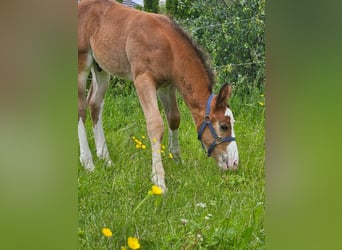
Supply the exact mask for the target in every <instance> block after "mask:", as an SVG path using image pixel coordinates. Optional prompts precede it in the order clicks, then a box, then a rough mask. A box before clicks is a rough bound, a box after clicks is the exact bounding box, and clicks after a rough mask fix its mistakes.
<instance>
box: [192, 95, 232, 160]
mask: <svg viewBox="0 0 342 250" xmlns="http://www.w3.org/2000/svg"><path fill="white" fill-rule="evenodd" d="M213 97H214V94H211V95H210V96H209V98H208V102H207V107H206V109H205V116H204V121H203V122H202V124H201V126H200V128H199V130H198V140H200V141H201V139H202V135H203V132H204V130H205V128H206V127H207V126H208V128H209V130H210V133H211V135H212V136H213V137H214V140H213V142H212V143H211V144H210V146H209V148H208V152H207V155H208V157H210V155H211V153H212V152H213V151H214V149H215V147H216V146H217V145H219V144H221V143H224V142H232V141H235V137H224V138H222V137H220V136H218V135H217V134H216V131H215V129H214V127H213V124H212V123H211V120H210V118H209V114H210V104H211V101H212V100H213ZM201 143H202V146H203V148H204V145H203V142H202V141H201Z"/></svg>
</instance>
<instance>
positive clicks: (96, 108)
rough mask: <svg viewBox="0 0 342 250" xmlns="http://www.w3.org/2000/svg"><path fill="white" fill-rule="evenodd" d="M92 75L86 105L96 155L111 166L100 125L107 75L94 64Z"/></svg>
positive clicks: (107, 82)
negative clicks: (90, 121)
mask: <svg viewBox="0 0 342 250" xmlns="http://www.w3.org/2000/svg"><path fill="white" fill-rule="evenodd" d="M91 73H92V75H93V79H92V84H91V88H90V91H89V94H88V104H89V109H90V115H91V119H92V122H93V126H92V127H93V133H94V138H95V145H96V154H97V156H98V157H99V158H100V159H103V160H105V161H106V163H107V165H111V164H112V161H111V159H110V156H109V152H108V148H107V143H106V140H105V136H104V131H103V125H102V113H103V107H104V96H105V93H106V90H107V88H108V85H109V77H110V76H109V74H108V73H106V72H105V71H103V70H102V69H100V68H99V67H98V66H97V65H96V64H95V65H94V66H93V67H92V68H91Z"/></svg>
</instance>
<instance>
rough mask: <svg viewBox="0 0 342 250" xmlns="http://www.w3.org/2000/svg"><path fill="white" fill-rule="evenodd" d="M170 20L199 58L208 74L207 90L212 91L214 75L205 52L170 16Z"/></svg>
mask: <svg viewBox="0 0 342 250" xmlns="http://www.w3.org/2000/svg"><path fill="white" fill-rule="evenodd" d="M170 20H171V25H172V27H173V28H174V29H175V30H176V31H177V32H178V33H179V34H180V35H181V37H182V38H183V39H184V40H185V41H186V42H187V43H188V44H190V46H191V47H192V48H193V50H194V51H195V54H196V55H197V56H198V58H199V59H200V62H201V64H202V66H203V67H204V69H205V71H206V73H207V75H208V78H209V86H208V90H209V91H210V93H212V92H213V87H214V83H215V76H214V73H213V71H212V69H211V68H210V66H209V65H208V63H207V60H208V56H207V54H206V53H205V52H204V51H203V50H202V49H201V48H200V47H199V46H198V45H197V44H196V43H195V42H194V41H193V40H192V39H191V38H190V36H189V35H188V34H187V33H186V32H185V31H184V30H183V29H182V28H181V27H180V26H179V25H178V24H177V23H176V22H175V21H174V20H172V19H171V18H170Z"/></svg>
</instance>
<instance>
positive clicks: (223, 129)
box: [220, 124, 228, 131]
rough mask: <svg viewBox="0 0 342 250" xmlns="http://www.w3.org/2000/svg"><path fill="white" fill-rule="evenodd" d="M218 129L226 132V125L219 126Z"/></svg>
mask: <svg viewBox="0 0 342 250" xmlns="http://www.w3.org/2000/svg"><path fill="white" fill-rule="evenodd" d="M220 129H221V130H222V131H227V130H228V125H227V124H221V125H220Z"/></svg>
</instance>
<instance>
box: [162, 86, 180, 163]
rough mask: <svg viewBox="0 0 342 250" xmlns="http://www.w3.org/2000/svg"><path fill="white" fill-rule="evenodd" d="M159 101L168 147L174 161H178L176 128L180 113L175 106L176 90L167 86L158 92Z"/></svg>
mask: <svg viewBox="0 0 342 250" xmlns="http://www.w3.org/2000/svg"><path fill="white" fill-rule="evenodd" d="M158 95H159V99H160V101H161V103H162V105H163V107H164V111H165V114H166V117H167V121H168V125H169V136H168V146H169V150H170V152H171V153H172V155H173V158H174V159H175V160H176V161H179V160H180V148H179V135H178V128H179V124H180V113H179V110H178V106H177V99H176V88H175V87H174V86H173V85H169V86H167V87H165V88H162V89H160V90H158Z"/></svg>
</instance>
